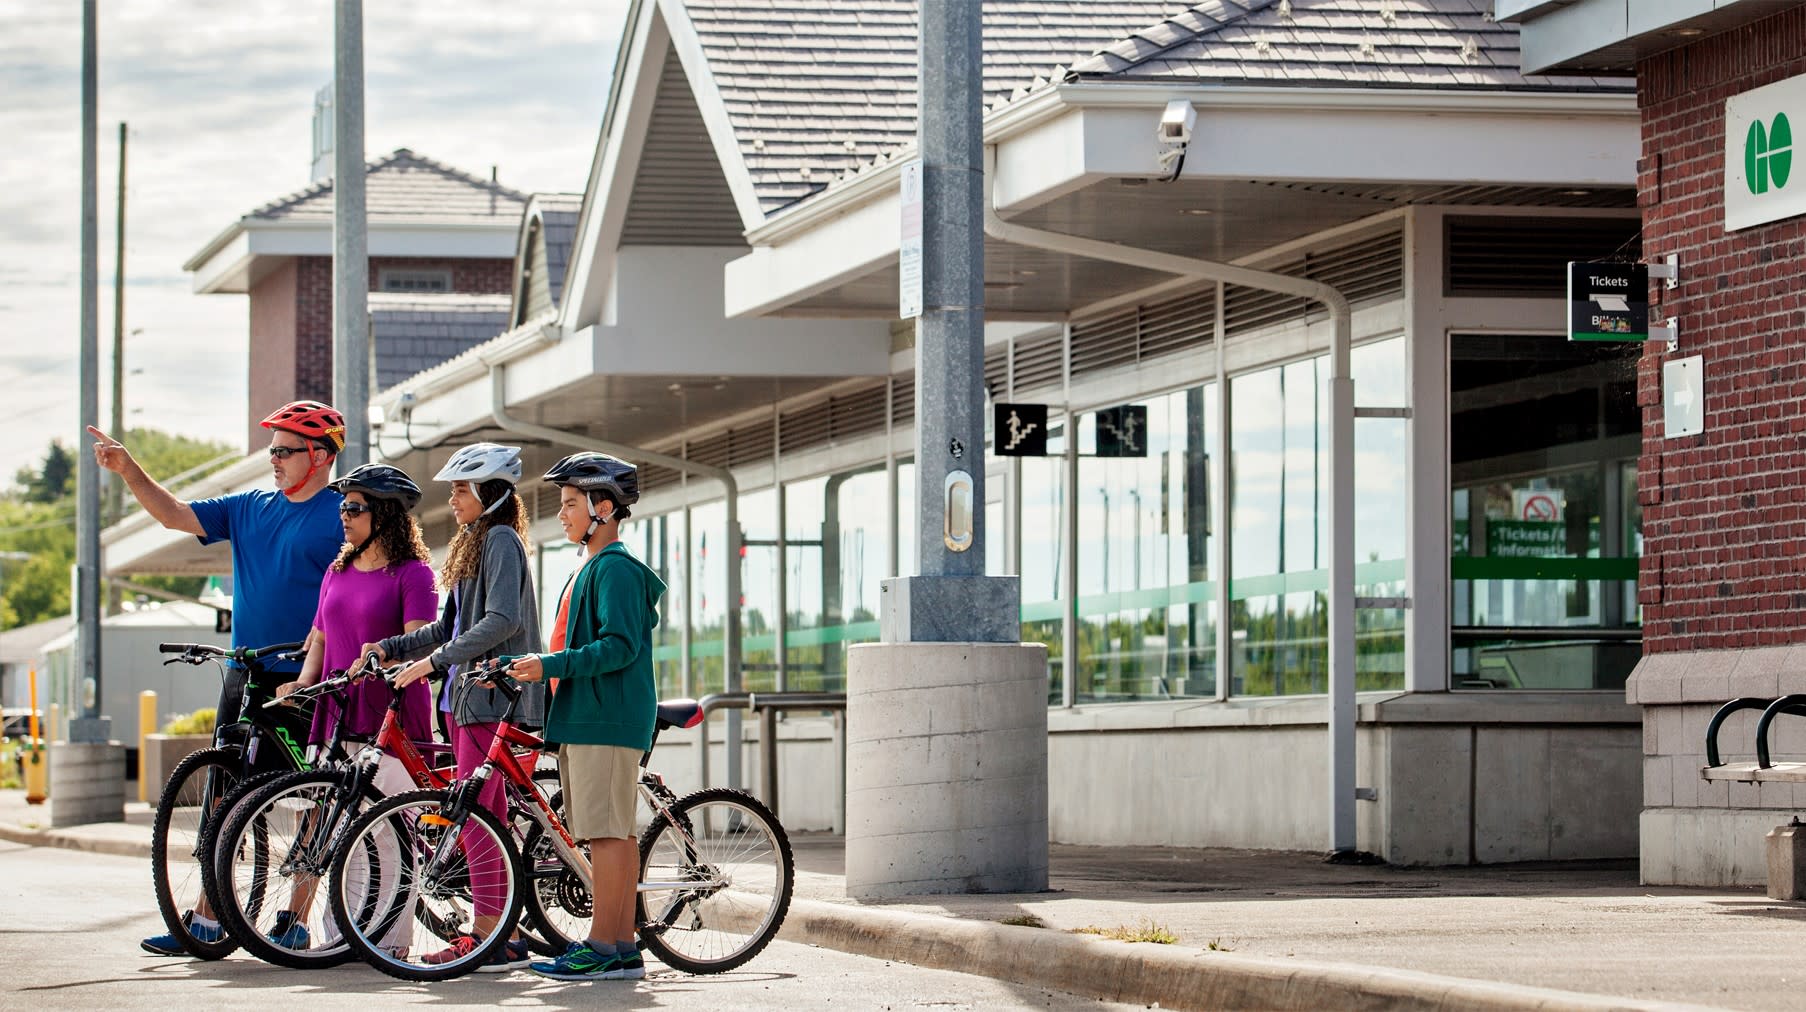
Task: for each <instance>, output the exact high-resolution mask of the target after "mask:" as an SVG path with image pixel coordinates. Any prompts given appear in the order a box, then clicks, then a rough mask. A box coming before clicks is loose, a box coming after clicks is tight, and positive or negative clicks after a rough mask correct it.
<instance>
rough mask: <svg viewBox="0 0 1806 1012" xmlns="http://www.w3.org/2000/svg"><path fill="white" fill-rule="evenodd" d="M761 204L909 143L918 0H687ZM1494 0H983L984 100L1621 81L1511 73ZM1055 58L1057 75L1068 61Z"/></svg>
mask: <svg viewBox="0 0 1806 1012" xmlns="http://www.w3.org/2000/svg"><path fill="white" fill-rule="evenodd" d="M685 6H686V8H687V9H688V11H689V13H690V19H691V22H692V23H693V24H694V26H695V28H696V33H697V36H698V37H699V39H700V40H701V42H702V47H703V51H704V53H705V54H706V55H707V57H708V60H709V68H710V70H711V72H712V73H713V75H714V80H715V85H716V87H717V89H718V90H719V91H720V93H721V97H722V101H723V103H724V104H725V106H726V109H727V114H728V118H729V120H730V122H731V123H732V124H733V129H734V140H735V142H736V143H737V144H738V145H739V148H740V153H741V156H742V157H743V158H744V159H745V161H746V165H747V169H748V171H749V172H750V173H751V175H752V180H753V186H754V189H755V190H756V191H757V193H758V197H759V202H760V205H761V206H762V207H763V208H764V209H765V211H766V212H767V213H770V212H772V211H775V210H778V209H780V208H783V207H785V206H787V205H790V204H793V203H795V202H797V201H799V200H802V199H804V198H806V197H809V196H811V195H813V194H815V193H817V192H819V191H821V190H822V189H825V188H826V187H827V185H828V184H829V183H830V182H831V181H833V180H834V179H835V178H836V177H838V176H840V175H842V174H844V173H846V172H848V171H850V170H854V169H857V168H858V167H860V166H862V165H866V164H869V163H871V162H872V161H873V160H874V159H875V158H877V157H878V156H881V155H884V154H887V153H889V152H892V151H894V150H895V149H897V148H899V147H901V146H904V145H907V144H910V143H912V142H913V141H914V140H915V119H916V13H915V12H916V0H687V2H686V4H685ZM1491 7H1492V0H1240V2H1234V0H1206V2H1203V3H1197V2H1184V0H1178V2H1175V0H985V2H984V16H985V27H984V31H985V39H984V53H985V99H984V101H985V105H986V107H987V108H990V107H992V106H994V105H996V104H998V103H1000V102H1005V101H1008V100H1010V99H1011V97H1012V95H1013V94H1015V93H1017V92H1019V91H1020V90H1022V89H1031V90H1032V89H1034V88H1036V87H1039V86H1041V85H1043V84H1045V83H1047V82H1048V81H1050V80H1061V79H1066V80H1084V81H1091V80H1110V81H1115V80H1122V81H1133V80H1143V79H1156V80H1165V81H1174V82H1180V81H1183V82H1186V83H1214V84H1230V83H1234V84H1252V85H1257V86H1261V85H1274V86H1290V87H1300V86H1303V87H1309V86H1334V87H1409V88H1438V89H1446V88H1488V89H1541V90H1555V91H1574V90H1583V91H1624V90H1629V89H1630V87H1631V86H1630V85H1629V84H1627V83H1626V82H1624V81H1623V80H1621V79H1616V78H1577V77H1548V78H1542V77H1539V78H1525V77H1524V76H1523V75H1521V74H1520V73H1519V72H1518V44H1517V29H1516V28H1515V27H1514V26H1511V25H1499V24H1494V23H1492V21H1491V17H1490V10H1491ZM1068 67H1070V68H1071V72H1068V69H1067V68H1068Z"/></svg>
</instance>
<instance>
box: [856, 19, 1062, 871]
mask: <svg viewBox="0 0 1806 1012" xmlns="http://www.w3.org/2000/svg"><path fill="white" fill-rule="evenodd" d="M917 10H918V12H919V20H918V24H919V25H920V27H921V35H920V42H919V45H918V48H917V56H918V58H919V61H920V62H919V68H920V70H919V72H918V73H919V77H918V80H919V81H920V90H919V95H920V104H919V105H918V106H917V114H916V116H917V118H916V147H917V150H918V151H919V152H920V153H921V174H920V178H921V187H922V188H921V197H920V204H919V213H920V232H919V234H920V237H921V250H920V265H921V298H920V306H919V308H920V311H921V315H920V316H919V317H918V318H917V320H916V354H915V364H916V481H917V484H916V497H915V498H916V502H915V509H916V516H917V528H916V530H917V538H916V546H917V564H918V570H917V573H918V575H915V576H909V577H898V578H896V579H890V580H885V581H884V582H883V584H882V585H881V590H880V599H879V600H880V604H879V613H880V619H879V632H880V636H881V638H882V641H881V642H878V643H864V644H859V645H857V646H854V647H850V648H849V649H848V651H847V685H848V690H847V755H848V760H847V818H846V881H847V893H848V895H850V896H853V897H856V898H860V899H876V898H883V897H888V896H899V895H914V894H921V893H941V892H1036V891H1039V890H1042V889H1045V888H1047V648H1046V647H1044V646H1042V645H1041V644H1039V643H1032V644H1027V643H1023V642H1022V625H1021V622H1022V609H1021V604H1020V601H1021V598H1022V595H1021V586H1020V583H1019V581H1018V580H1017V579H1016V577H1013V576H996V577H992V576H986V575H985V547H984V546H985V542H984V512H985V492H984V477H985V419H984V408H985V402H984V157H983V156H984V138H983V96H984V59H983V52H982V46H981V41H982V38H983V29H984V18H983V10H982V7H981V5H980V4H978V3H974V2H963V3H948V2H946V0H920V2H919V3H918V4H917ZM903 185H904V186H905V187H906V188H907V187H908V186H909V184H908V183H907V182H905V183H904V184H903ZM907 196H909V194H906V197H907ZM904 203H905V205H906V206H908V205H913V204H914V201H913V200H908V199H906V200H905V201H904ZM908 213H909V214H910V215H911V220H910V222H909V223H908V224H909V226H910V228H911V229H914V227H915V222H914V220H913V216H914V214H915V211H914V210H910V211H909V212H908ZM899 266H900V267H901V266H902V264H899ZM912 301H913V300H910V299H907V298H905V297H904V296H903V294H902V293H901V292H900V293H899V303H900V304H904V303H909V302H912ZM900 308H902V306H901V305H900ZM915 308H916V307H915V306H913V305H910V306H909V308H908V309H906V310H904V311H914V309H915ZM954 698H957V699H961V700H967V701H969V702H970V703H971V705H970V706H965V705H962V706H960V707H951V708H950V707H949V706H948V700H949V699H954ZM955 710H956V711H957V713H955V712H953V711H955ZM923 754H927V755H932V756H934V757H935V761H934V762H933V763H932V764H930V765H932V766H933V767H934V769H933V770H932V771H927V770H920V769H918V771H917V775H916V776H913V777H911V778H908V779H909V780H910V781H911V782H910V783H909V784H908V785H906V786H898V785H897V784H896V783H895V779H896V778H895V777H894V776H893V775H892V771H894V770H897V769H905V768H917V767H920V765H921V760H920V756H921V755H923ZM929 799H932V800H929ZM975 812H982V813H984V817H983V828H982V829H979V828H977V827H976V826H975V824H974V816H973V814H972V813H975Z"/></svg>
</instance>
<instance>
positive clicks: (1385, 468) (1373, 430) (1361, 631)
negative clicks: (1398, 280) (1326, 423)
mask: <svg viewBox="0 0 1806 1012" xmlns="http://www.w3.org/2000/svg"><path fill="white" fill-rule="evenodd" d="M1349 375H1350V376H1352V377H1353V379H1354V391H1355V404H1356V405H1358V406H1360V407H1371V408H1397V407H1405V406H1406V405H1407V404H1408V403H1409V396H1408V391H1407V389H1406V384H1407V374H1406V371H1405V341H1404V338H1402V337H1401V338H1393V339H1391V340H1386V341H1377V342H1374V343H1373V344H1366V345H1362V346H1360V347H1358V348H1354V349H1352V354H1351V355H1350V356H1349ZM1354 438H1355V537H1354V541H1355V545H1354V547H1355V596H1356V597H1390V598H1402V597H1405V596H1406V593H1407V592H1406V588H1405V524H1406V518H1407V517H1408V516H1409V511H1410V503H1409V502H1408V495H1409V489H1410V481H1411V471H1410V467H1409V462H1410V459H1411V444H1410V426H1409V423H1408V422H1407V421H1406V420H1405V419H1403V418H1357V419H1355V423H1354ZM1404 687H1405V612H1404V609H1402V608H1362V609H1359V610H1357V611H1356V612H1355V688H1356V689H1357V690H1360V691H1368V690H1378V689H1389V690H1400V689H1403V688H1404Z"/></svg>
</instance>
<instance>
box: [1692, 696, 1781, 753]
mask: <svg viewBox="0 0 1806 1012" xmlns="http://www.w3.org/2000/svg"><path fill="white" fill-rule="evenodd" d="M1768 703H1769V701H1768V700H1766V699H1763V698H1761V697H1759V696H1744V697H1742V698H1740V699H1733V700H1731V701H1730V702H1728V703H1726V704H1724V705H1723V706H1721V707H1719V708H1718V711H1717V712H1716V713H1713V714H1712V720H1711V722H1710V723H1708V724H1707V725H1706V765H1707V766H1723V765H1724V762H1723V760H1721V759H1719V758H1718V728H1719V726H1720V725H1722V724H1723V723H1724V721H1725V718H1726V717H1729V716H1730V715H1731V714H1733V713H1736V712H1737V711H1739V710H1766V709H1767V708H1768Z"/></svg>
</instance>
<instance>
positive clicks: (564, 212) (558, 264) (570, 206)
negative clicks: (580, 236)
mask: <svg viewBox="0 0 1806 1012" xmlns="http://www.w3.org/2000/svg"><path fill="white" fill-rule="evenodd" d="M533 201H534V203H535V204H537V205H538V207H539V220H540V222H541V223H542V224H541V225H540V232H539V234H540V237H541V238H543V239H544V240H545V243H546V282H547V283H548V284H549V285H550V286H551V291H552V304H553V305H557V304H558V303H559V301H560V300H561V299H563V297H564V272H565V268H567V267H569V266H570V263H571V247H572V246H573V245H575V243H576V242H577V216H578V215H579V214H580V213H581V212H582V210H583V194H581V193H536V194H534V195H533Z"/></svg>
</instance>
